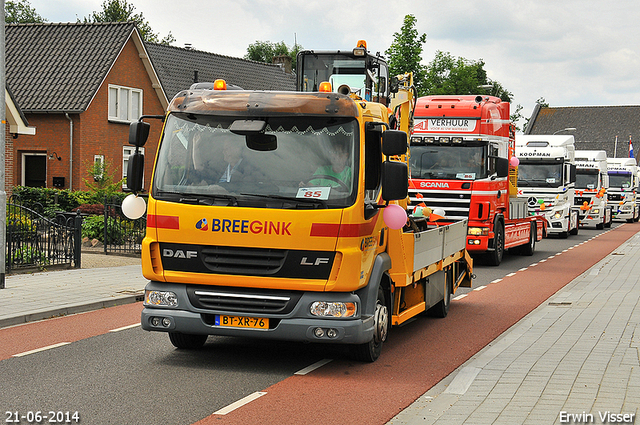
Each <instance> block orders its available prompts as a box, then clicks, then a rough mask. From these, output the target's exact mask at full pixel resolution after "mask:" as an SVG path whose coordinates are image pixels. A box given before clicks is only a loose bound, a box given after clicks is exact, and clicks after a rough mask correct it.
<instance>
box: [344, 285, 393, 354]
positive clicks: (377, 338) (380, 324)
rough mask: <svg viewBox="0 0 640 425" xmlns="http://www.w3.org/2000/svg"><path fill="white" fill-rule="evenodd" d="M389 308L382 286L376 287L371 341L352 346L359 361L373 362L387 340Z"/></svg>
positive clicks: (389, 321) (353, 352)
mask: <svg viewBox="0 0 640 425" xmlns="http://www.w3.org/2000/svg"><path fill="white" fill-rule="evenodd" d="M390 319H391V318H390V317H389V309H388V308H387V301H386V297H385V293H384V289H382V287H379V288H378V299H377V300H376V311H375V313H374V317H373V328H374V329H373V338H372V339H371V341H369V342H366V343H364V344H360V345H356V346H354V347H353V351H352V354H353V357H354V358H355V359H356V360H358V361H361V362H369V363H371V362H375V361H376V360H377V359H378V357H380V353H381V352H382V344H383V343H384V342H385V341H386V340H387V335H388V333H389V326H390V323H391V320H390Z"/></svg>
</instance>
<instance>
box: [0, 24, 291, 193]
mask: <svg viewBox="0 0 640 425" xmlns="http://www.w3.org/2000/svg"><path fill="white" fill-rule="evenodd" d="M6 63H7V65H6V75H7V86H8V87H9V88H10V89H11V91H12V92H13V95H14V98H15V101H16V104H17V105H19V107H20V109H21V110H22V112H23V116H24V118H25V122H28V123H29V126H30V127H29V131H28V132H27V133H25V132H24V131H23V132H13V131H12V130H10V132H11V137H12V141H13V147H12V152H9V148H7V149H8V154H7V158H11V160H12V162H10V161H9V160H7V167H6V169H7V187H8V189H7V190H8V191H10V187H12V186H17V185H24V186H41V187H59V188H66V189H73V190H85V189H87V186H86V184H85V180H89V179H90V178H91V177H92V176H91V175H90V174H89V172H88V170H89V168H90V166H91V165H92V164H93V163H94V162H96V161H102V162H103V163H105V164H106V165H108V166H109V167H108V169H107V172H108V173H110V175H111V176H112V177H113V179H114V181H119V180H120V179H123V178H124V177H125V175H126V164H127V161H128V156H129V155H130V154H131V153H132V152H133V148H132V147H131V146H129V144H128V131H129V123H130V122H131V121H135V120H137V119H138V118H139V116H140V115H162V114H164V111H165V110H166V107H167V105H168V100H170V99H171V98H172V97H173V96H174V95H175V94H176V93H177V92H178V91H180V90H183V89H186V88H189V86H190V85H191V84H192V83H194V82H199V81H214V80H215V79H216V78H225V79H226V80H227V82H228V83H230V84H235V85H238V86H241V87H243V88H245V89H253V90H294V89H295V77H294V76H293V75H292V74H290V73H287V72H285V70H284V67H282V66H279V65H271V64H263V63H259V62H254V61H248V60H244V59H238V58H231V57H228V56H222V55H216V54H212V53H207V52H202V51H197V50H193V49H187V48H178V47H173V46H166V45H161V44H153V43H148V44H145V43H143V42H142V40H141V38H140V35H139V33H138V31H137V29H136V27H135V25H134V24H133V23H90V24H87V23H44V24H16V25H6ZM34 128H35V130H36V131H35V132H34V131H33V129H34ZM160 130H161V125H160V124H159V121H155V122H152V126H151V133H150V135H149V139H148V142H147V144H146V145H145V147H144V154H145V178H144V182H145V187H146V188H147V189H148V187H149V183H150V181H151V170H152V163H153V160H154V158H155V153H156V149H157V143H158V139H159V136H160ZM10 173H11V178H9V174H10Z"/></svg>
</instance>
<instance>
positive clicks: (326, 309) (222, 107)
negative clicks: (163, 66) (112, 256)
mask: <svg viewBox="0 0 640 425" xmlns="http://www.w3.org/2000/svg"><path fill="white" fill-rule="evenodd" d="M309 55H311V56H313V58H314V60H317V59H318V57H322V56H323V55H324V56H325V59H326V60H327V63H329V62H330V64H331V65H332V66H333V65H335V75H333V77H334V78H327V80H326V81H318V84H316V85H313V84H309V85H308V86H309V87H308V89H307V91H302V89H301V90H300V91H296V92H266V91H245V90H237V89H234V90H231V89H226V84H225V82H224V81H221V80H218V81H216V82H215V84H212V85H206V84H204V85H203V84H200V85H196V86H194V87H192V88H191V89H189V90H185V91H182V92H180V93H178V94H177V95H176V96H175V98H174V99H173V100H172V101H171V103H170V105H169V107H168V111H167V114H166V115H165V116H164V117H161V118H162V121H163V123H164V126H163V131H162V136H161V141H160V144H159V147H158V152H157V156H156V160H155V166H154V170H153V178H152V181H151V182H150V189H149V198H148V209H147V233H146V237H145V238H144V240H143V243H142V271H143V274H144V276H145V277H146V278H147V279H149V283H148V285H147V286H146V289H145V300H144V309H143V311H142V317H141V320H142V328H143V329H145V330H147V331H160V332H167V333H168V334H169V338H170V340H171V342H172V343H173V345H174V346H176V347H177V348H183V349H189V348H198V347H200V346H202V345H203V344H204V343H205V342H206V340H207V338H208V336H209V335H224V336H242V337H253V338H263V339H272V340H289V341H306V342H315V343H338V344H349V345H350V346H351V348H352V350H350V351H351V352H352V353H353V354H354V357H355V358H357V359H359V360H362V361H375V360H376V359H377V358H378V356H379V355H380V351H381V347H382V344H383V342H384V341H385V340H386V338H387V335H388V332H389V330H390V328H391V326H392V325H399V324H401V323H403V322H405V321H407V320H408V319H410V318H412V317H414V316H416V315H418V314H422V313H425V312H428V313H430V314H432V315H435V316H440V317H444V316H446V314H447V311H448V309H449V304H450V302H451V297H452V294H453V293H454V292H455V290H456V288H457V287H458V286H459V285H464V286H471V278H472V264H471V260H470V258H469V256H468V255H467V253H466V251H465V241H466V234H467V228H466V226H467V224H466V221H462V222H459V223H455V224H453V225H450V226H442V227H437V226H435V225H433V224H431V223H430V222H429V221H428V217H419V218H413V217H407V216H406V212H405V210H406V206H407V200H408V197H407V195H408V169H407V167H408V166H407V163H408V161H407V159H408V158H407V155H408V143H407V142H408V138H407V133H406V132H405V131H401V130H393V129H390V128H389V122H390V118H391V115H393V114H392V110H391V109H390V108H388V107H387V106H386V105H387V104H388V105H392V103H391V101H390V99H389V98H388V84H389V80H388V77H386V76H384V78H387V79H386V80H384V81H383V79H382V78H380V76H381V75H383V74H381V72H383V71H384V72H385V73H386V67H385V68H384V70H383V71H381V62H380V61H379V60H380V58H379V57H377V56H376V57H372V56H371V55H369V53H368V52H367V51H366V48H362V47H359V48H357V49H354V51H353V52H352V51H342V52H340V51H338V52H333V53H326V52H325V53H319V52H311V53H309ZM303 56H304V54H303ZM311 56H309V57H311ZM329 56H331V57H329ZM363 57H364V58H365V59H366V60H365V61H363V60H362V59H363ZM305 59H308V58H302V61H301V62H299V66H304V64H305V63H306V62H305ZM325 65H326V64H322V66H323V67H324V66H325ZM340 69H343V70H344V69H346V70H348V73H349V74H348V78H342V77H341V76H340V75H339V73H340ZM357 73H360V74H361V75H360V77H361V78H359V79H358V78H354V77H353V76H354V75H355V74H357ZM299 75H300V76H301V78H303V76H304V75H306V74H305V72H301V71H300V70H299ZM329 77H331V75H329ZM329 80H331V81H334V84H333V85H332V84H331V83H330V81H329ZM360 80H362V84H363V87H360V88H358V87H356V88H355V89H354V87H352V86H353V85H357V84H360V83H359V81H360ZM337 81H342V83H341V84H340V85H339V87H334V86H335V82H337ZM349 83H351V85H350V84H349ZM345 86H346V87H345ZM338 89H340V91H339V92H338ZM358 89H361V90H358ZM400 90H401V91H402V90H404V89H402V88H401V89H400ZM358 91H360V93H357V92H358ZM365 91H368V93H369V94H368V95H367V96H371V95H372V94H374V95H375V98H376V99H375V100H377V101H376V102H373V101H371V100H368V99H365V97H364V96H363V97H361V96H360V95H361V94H362V93H364V92H365ZM405 94H406V93H405ZM372 97H373V96H372ZM383 97H384V98H385V99H384V100H381V99H382V98H383ZM406 98H411V96H410V95H409V96H405V99H406ZM401 103H403V102H401ZM404 103H406V102H404ZM405 107H406V105H405ZM398 110H399V108H398ZM396 112H398V111H396ZM398 114H399V112H398V113H396V114H395V116H396V117H397V116H398ZM148 118H150V117H142V118H141V119H140V121H138V122H135V123H133V124H132V125H131V129H130V136H129V142H130V143H131V144H132V145H134V146H136V147H142V146H143V145H144V143H145V141H146V139H147V137H148V131H149V126H150V123H148V122H146V121H145V119H148ZM156 118H157V117H156ZM401 119H404V120H407V119H410V115H409V114H407V113H406V110H405V113H404V114H403V116H402V117H401ZM391 121H392V122H393V121H394V120H393V119H392V120H391ZM404 127H405V128H408V126H406V125H405V126H404ZM143 163H144V161H143V156H142V154H141V153H140V152H138V149H136V153H135V154H134V155H133V156H132V157H131V158H130V161H129V169H128V183H127V184H128V186H129V188H131V189H132V190H133V191H134V192H136V193H137V192H140V191H141V189H142V187H143V182H142V176H143V174H144V173H143V170H142V168H143ZM400 213H402V214H400Z"/></svg>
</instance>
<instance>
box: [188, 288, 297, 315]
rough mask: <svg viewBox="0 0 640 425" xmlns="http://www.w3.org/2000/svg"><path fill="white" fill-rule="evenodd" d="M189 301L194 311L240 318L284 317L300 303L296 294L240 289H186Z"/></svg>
mask: <svg viewBox="0 0 640 425" xmlns="http://www.w3.org/2000/svg"><path fill="white" fill-rule="evenodd" d="M187 295H188V296H189V301H191V304H193V306H194V307H196V308H200V309H206V310H217V311H222V312H234V313H243V314H257V315H263V314H287V313H290V312H291V310H293V308H294V307H295V305H296V304H297V303H298V300H299V299H300V296H301V294H300V293H294V292H289V291H273V290H259V289H253V290H246V289H242V288H228V287H213V286H203V287H200V286H189V287H187Z"/></svg>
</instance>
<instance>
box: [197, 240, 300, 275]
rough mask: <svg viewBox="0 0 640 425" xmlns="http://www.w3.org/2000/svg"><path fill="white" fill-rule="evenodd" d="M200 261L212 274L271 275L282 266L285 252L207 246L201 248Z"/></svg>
mask: <svg viewBox="0 0 640 425" xmlns="http://www.w3.org/2000/svg"><path fill="white" fill-rule="evenodd" d="M201 254H202V261H203V263H204V265H205V266H206V267H207V268H208V269H209V270H210V271H212V272H214V273H223V274H234V273H235V274H239V273H242V274H247V275H252V276H267V275H272V274H274V273H276V272H278V270H280V268H281V267H282V265H283V264H284V261H285V259H286V257H287V251H286V250H281V249H261V248H245V247H226V246H207V247H204V248H202V251H201Z"/></svg>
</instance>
